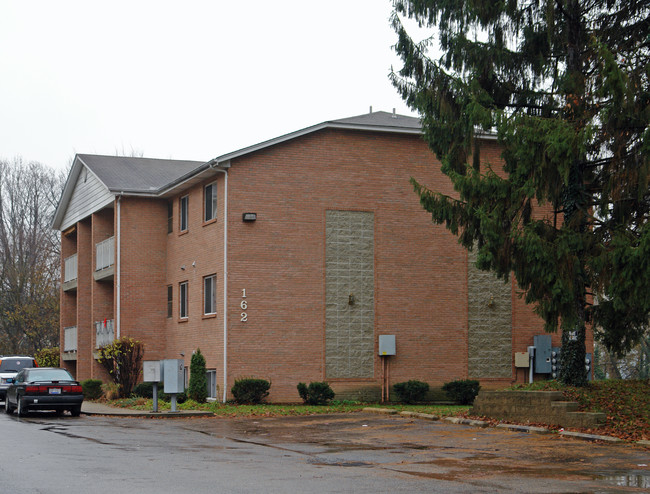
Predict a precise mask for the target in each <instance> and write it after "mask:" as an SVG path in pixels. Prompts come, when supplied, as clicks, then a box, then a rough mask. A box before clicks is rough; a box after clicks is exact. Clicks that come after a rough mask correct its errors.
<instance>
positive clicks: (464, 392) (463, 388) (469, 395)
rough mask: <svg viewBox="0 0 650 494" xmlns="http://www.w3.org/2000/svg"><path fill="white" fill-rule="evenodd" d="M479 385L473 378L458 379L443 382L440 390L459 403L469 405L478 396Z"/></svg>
mask: <svg viewBox="0 0 650 494" xmlns="http://www.w3.org/2000/svg"><path fill="white" fill-rule="evenodd" d="M480 389H481V385H480V384H479V382H478V381H475V380H473V379H459V380H457V381H451V382H448V383H445V384H444V385H443V386H442V390H443V391H444V392H445V393H447V396H449V398H450V399H451V400H453V401H455V402H456V403H458V404H459V405H471V404H472V403H474V398H476V397H477V396H478V392H479V391H480Z"/></svg>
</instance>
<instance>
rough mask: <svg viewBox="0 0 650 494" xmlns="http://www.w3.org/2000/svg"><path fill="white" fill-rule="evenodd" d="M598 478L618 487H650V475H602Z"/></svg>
mask: <svg viewBox="0 0 650 494" xmlns="http://www.w3.org/2000/svg"><path fill="white" fill-rule="evenodd" d="M597 478H598V479H599V480H603V481H605V482H607V483H608V484H611V485H615V486H618V487H645V488H649V487H650V474H629V473H628V474H620V475H601V476H598V477H597Z"/></svg>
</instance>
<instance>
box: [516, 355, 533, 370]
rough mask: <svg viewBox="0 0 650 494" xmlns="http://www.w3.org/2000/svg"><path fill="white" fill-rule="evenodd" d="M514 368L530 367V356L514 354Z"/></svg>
mask: <svg viewBox="0 0 650 494" xmlns="http://www.w3.org/2000/svg"><path fill="white" fill-rule="evenodd" d="M515 367H525V368H526V369H527V368H528V367H530V355H528V352H515Z"/></svg>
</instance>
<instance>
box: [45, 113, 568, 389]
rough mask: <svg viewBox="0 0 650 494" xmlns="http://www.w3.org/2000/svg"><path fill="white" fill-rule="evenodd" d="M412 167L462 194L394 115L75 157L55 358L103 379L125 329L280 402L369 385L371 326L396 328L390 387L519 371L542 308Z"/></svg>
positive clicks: (64, 218)
mask: <svg viewBox="0 0 650 494" xmlns="http://www.w3.org/2000/svg"><path fill="white" fill-rule="evenodd" d="M484 140H485V142H483V143H482V155H483V159H484V160H489V161H490V162H492V163H498V162H499V160H500V158H499V149H498V147H497V144H496V142H495V141H494V140H493V139H491V138H489V137H486V138H485V139H484ZM411 177H414V178H416V179H417V180H418V181H420V182H421V183H424V184H427V185H428V186H429V187H430V188H434V189H436V190H439V191H441V192H443V193H448V194H451V193H453V191H452V188H451V184H450V182H449V181H448V180H447V178H446V177H445V176H444V175H442V173H441V171H440V166H439V163H438V161H437V160H436V158H435V157H434V156H433V154H432V153H431V151H430V150H429V149H428V147H427V145H426V144H425V142H424V141H423V140H422V138H421V129H420V124H419V121H418V120H417V119H415V118H411V117H405V116H399V115H395V114H390V113H385V112H375V113H370V114H366V115H361V116H358V117H352V118H347V119H342V120H335V121H330V122H324V123H321V124H318V125H315V126H312V127H309V128H306V129H303V130H299V131H297V132H293V133H291V134H287V135H284V136H281V137H278V138H275V139H272V140H270V141H266V142H262V143H259V144H256V145H253V146H251V147H248V148H245V149H241V150H239V151H235V152H233V153H229V154H226V155H223V156H220V157H217V158H215V159H213V160H211V161H209V162H205V163H203V162H193V161H176V160H161V159H147V158H128V157H115V156H96V155H77V156H76V158H75V160H74V164H73V167H72V170H71V172H70V176H69V178H68V182H67V184H66V186H65V190H64V192H63V195H62V198H61V201H60V203H59V206H58V209H57V212H56V216H55V219H54V228H56V229H58V230H60V231H61V251H62V269H61V272H62V280H61V281H62V283H61V285H62V286H61V357H62V363H63V365H64V366H65V367H67V368H68V369H69V370H71V371H72V372H73V373H74V374H75V375H76V377H77V379H87V378H91V377H93V378H100V379H105V378H106V376H105V375H104V374H103V370H102V369H101V367H100V366H99V365H98V364H97V362H96V360H95V357H94V354H95V352H96V349H97V348H98V347H99V346H101V345H102V344H105V343H107V342H110V341H112V340H113V338H117V337H120V336H129V337H133V338H136V339H138V340H141V341H142V342H144V344H145V359H147V360H158V359H164V358H183V359H184V361H185V364H186V366H189V362H190V358H191V355H192V352H193V351H195V350H196V349H197V348H200V349H201V351H202V352H203V354H204V355H205V357H206V361H207V366H208V368H209V371H208V374H209V382H210V389H211V394H212V395H213V396H217V397H218V398H220V399H222V398H226V397H230V388H231V387H232V385H233V383H234V380H235V379H237V378H240V377H251V376H253V377H260V378H265V379H269V380H270V381H271V382H272V386H271V394H270V396H269V399H270V400H271V401H298V400H299V397H298V394H297V391H296V385H297V383H298V382H300V381H303V382H310V381H322V380H327V381H328V382H329V383H330V385H331V386H332V388H333V389H334V390H335V391H336V392H337V396H338V397H340V398H343V397H351V396H357V397H363V398H371V397H372V398H376V397H378V396H379V395H380V390H381V386H382V382H383V377H384V375H385V374H384V369H383V364H384V361H383V359H384V358H386V357H380V356H379V355H378V349H379V346H378V345H379V336H380V335H394V337H395V355H394V356H391V357H388V359H389V369H390V382H391V383H395V382H400V381H406V380H409V379H418V380H422V381H427V382H429V383H430V384H431V385H432V386H440V385H441V384H442V383H444V382H447V381H451V380H454V379H464V378H477V379H480V380H481V381H482V383H483V385H484V386H488V387H489V386H491V385H492V386H497V385H502V384H506V383H511V382H513V381H515V380H518V381H523V380H524V379H525V376H526V375H527V372H528V370H527V369H517V368H516V367H515V353H516V352H525V351H526V348H527V346H529V345H532V344H533V336H534V335H536V334H540V333H542V323H541V321H540V320H539V319H538V318H537V317H536V316H535V315H534V314H533V312H532V310H531V308H530V307H527V306H526V305H525V304H524V302H523V301H522V300H521V298H520V297H519V296H518V290H517V288H516V286H515V285H514V284H504V283H503V282H502V281H496V280H495V279H494V278H493V277H492V275H490V274H487V273H483V272H479V271H477V270H476V269H475V268H474V267H473V263H472V260H471V258H470V259H468V255H467V253H466V251H465V250H463V249H462V248H461V247H460V246H459V245H458V243H457V239H456V237H454V236H452V235H451V234H449V233H448V232H447V231H446V229H445V228H444V227H442V226H436V225H433V224H432V223H431V219H430V215H429V214H428V213H427V212H425V211H424V210H422V208H421V207H420V204H419V199H418V197H417V195H416V194H415V193H414V192H413V188H412V186H411V185H410V183H409V179H410V178H411ZM557 338H558V336H557V335H554V336H553V341H554V343H555V344H557V343H558V342H557V341H556V340H557ZM224 391H225V392H224Z"/></svg>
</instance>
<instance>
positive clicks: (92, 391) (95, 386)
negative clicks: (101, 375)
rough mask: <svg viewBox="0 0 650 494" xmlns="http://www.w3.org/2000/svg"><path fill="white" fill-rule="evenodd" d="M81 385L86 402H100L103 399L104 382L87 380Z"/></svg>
mask: <svg viewBox="0 0 650 494" xmlns="http://www.w3.org/2000/svg"><path fill="white" fill-rule="evenodd" d="M79 384H81V390H82V392H83V394H84V398H85V399H86V400H99V399H100V398H101V397H102V381H101V380H100V379H86V380H85V381H81V382H80V383H79Z"/></svg>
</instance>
